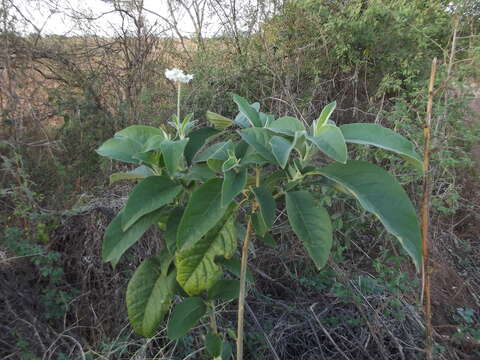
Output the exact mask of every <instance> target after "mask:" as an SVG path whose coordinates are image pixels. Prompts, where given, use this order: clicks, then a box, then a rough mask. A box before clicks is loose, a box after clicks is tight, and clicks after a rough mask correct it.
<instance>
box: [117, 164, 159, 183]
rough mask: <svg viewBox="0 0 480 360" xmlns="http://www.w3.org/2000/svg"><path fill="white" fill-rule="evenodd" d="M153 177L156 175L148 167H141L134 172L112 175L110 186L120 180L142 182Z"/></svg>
mask: <svg viewBox="0 0 480 360" xmlns="http://www.w3.org/2000/svg"><path fill="white" fill-rule="evenodd" d="M152 175H154V173H153V172H152V170H150V168H149V167H148V166H145V165H141V166H139V167H137V168H136V169H133V170H132V171H128V172H117V173H114V174H112V175H110V185H112V184H114V183H116V182H117V181H120V180H141V179H145V178H146V177H148V176H152Z"/></svg>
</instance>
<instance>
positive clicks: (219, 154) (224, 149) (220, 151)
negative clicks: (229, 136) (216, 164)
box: [193, 140, 234, 163]
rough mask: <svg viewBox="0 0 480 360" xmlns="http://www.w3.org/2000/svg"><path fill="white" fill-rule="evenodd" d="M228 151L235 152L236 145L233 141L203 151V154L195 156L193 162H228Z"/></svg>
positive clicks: (214, 145)
mask: <svg viewBox="0 0 480 360" xmlns="http://www.w3.org/2000/svg"><path fill="white" fill-rule="evenodd" d="M228 151H234V144H233V142H232V141H230V140H228V141H222V142H219V143H216V144H213V145H211V146H209V147H208V148H206V149H205V150H203V151H202V152H200V153H198V154H196V155H195V157H194V158H193V162H197V163H198V162H204V161H208V160H209V159H214V160H223V161H225V160H227V159H228Z"/></svg>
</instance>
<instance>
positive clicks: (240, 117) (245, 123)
mask: <svg viewBox="0 0 480 360" xmlns="http://www.w3.org/2000/svg"><path fill="white" fill-rule="evenodd" d="M250 106H251V107H252V108H253V109H254V110H256V111H257V112H258V111H260V104H259V103H258V102H256V103H252V104H250ZM234 121H235V124H237V125H238V126H240V127H241V128H248V127H251V126H252V124H251V123H250V121H249V120H248V119H247V117H246V116H245V115H244V114H243V113H242V112H239V113H238V114H237V116H236V117H235V120H234Z"/></svg>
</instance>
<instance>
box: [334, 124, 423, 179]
mask: <svg viewBox="0 0 480 360" xmlns="http://www.w3.org/2000/svg"><path fill="white" fill-rule="evenodd" d="M340 130H341V131H342V133H343V136H344V137H345V141H346V142H348V143H352V144H364V145H373V146H376V147H379V148H382V149H385V150H389V151H393V152H394V153H397V154H399V155H402V156H404V157H406V158H407V159H408V160H409V161H410V162H411V163H412V164H413V165H414V166H415V167H416V168H417V169H419V170H420V171H423V161H422V158H421V157H420V156H419V155H418V154H417V153H416V152H415V147H414V145H413V144H412V143H411V142H410V141H408V140H407V139H406V138H404V137H403V136H402V135H399V134H397V133H396V132H394V131H392V130H390V129H387V128H385V127H383V126H380V125H377V124H364V123H355V124H347V125H342V126H340Z"/></svg>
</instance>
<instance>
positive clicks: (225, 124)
mask: <svg viewBox="0 0 480 360" xmlns="http://www.w3.org/2000/svg"><path fill="white" fill-rule="evenodd" d="M206 116H207V120H208V121H209V122H210V123H211V124H212V125H213V127H214V128H215V129H218V130H225V129H227V128H229V127H230V126H232V125H233V120H231V119H229V118H226V117H225V116H222V115H220V114H217V113H214V112H211V111H207V115H206Z"/></svg>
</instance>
